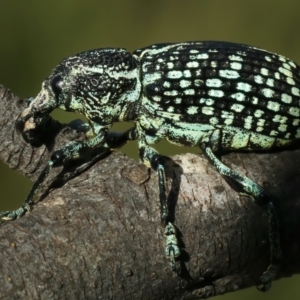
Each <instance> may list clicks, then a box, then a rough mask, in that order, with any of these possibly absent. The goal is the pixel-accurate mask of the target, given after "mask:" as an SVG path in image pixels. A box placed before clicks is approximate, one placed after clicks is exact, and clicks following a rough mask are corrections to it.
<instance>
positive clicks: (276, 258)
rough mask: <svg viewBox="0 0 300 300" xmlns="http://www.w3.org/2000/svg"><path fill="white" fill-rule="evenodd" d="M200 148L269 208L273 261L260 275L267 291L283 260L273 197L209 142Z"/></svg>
mask: <svg viewBox="0 0 300 300" xmlns="http://www.w3.org/2000/svg"><path fill="white" fill-rule="evenodd" d="M200 148H201V149H202V151H203V153H204V154H205V155H206V156H207V158H208V159H209V161H210V162H211V163H212V164H213V165H214V166H215V167H216V169H217V171H218V172H219V173H220V174H221V175H222V176H224V177H225V178H228V179H230V181H233V182H234V183H236V184H237V185H238V186H239V187H240V188H241V190H242V192H244V193H246V194H247V195H249V196H251V197H252V198H253V200H254V201H255V202H256V203H257V204H259V205H261V206H265V207H266V208H267V211H268V226H269V239H270V250H271V262H270V265H269V267H268V269H267V270H266V271H265V272H264V273H263V275H262V276H261V277H260V282H261V284H260V286H259V287H258V289H259V290H261V291H267V290H268V289H269V288H270V287H271V284H272V280H273V279H274V278H275V276H276V274H277V272H278V269H279V267H280V264H281V261H282V252H281V246H280V234H279V226H278V220H277V216H276V212H275V208H274V205H273V203H272V201H271V198H270V196H269V195H268V193H267V192H266V191H265V190H264V189H263V188H262V187H261V186H259V185H258V184H257V183H255V182H253V181H252V180H251V179H249V178H248V177H246V176H242V175H240V174H239V173H237V172H235V171H233V170H231V169H230V168H228V167H227V166H225V165H224V164H223V163H222V162H221V161H220V160H219V159H218V158H217V157H216V156H215V155H214V154H213V151H212V149H211V147H210V146H209V145H208V144H205V143H204V144H202V145H201V146H200Z"/></svg>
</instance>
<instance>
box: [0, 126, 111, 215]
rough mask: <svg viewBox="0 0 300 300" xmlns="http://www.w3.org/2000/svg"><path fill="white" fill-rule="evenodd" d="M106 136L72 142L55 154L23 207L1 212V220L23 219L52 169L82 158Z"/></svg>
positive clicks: (102, 132) (100, 143) (104, 133)
mask: <svg viewBox="0 0 300 300" xmlns="http://www.w3.org/2000/svg"><path fill="white" fill-rule="evenodd" d="M106 135H107V133H106V132H105V131H101V132H100V133H99V134H98V135H97V136H95V137H94V138H92V139H89V140H84V141H77V142H76V141H74V142H70V143H68V144H67V145H66V146H64V147H63V148H62V149H60V150H57V151H55V152H53V154H52V155H51V158H50V160H49V162H48V163H47V165H46V167H45V168H44V170H43V171H42V173H41V174H40V176H39V177H38V179H37V181H36V182H35V183H34V185H33V187H32V188H31V191H30V193H29V195H28V196H27V198H26V200H25V202H24V203H23V205H22V206H21V207H20V208H18V209H16V210H13V211H4V212H0V218H2V219H4V220H13V219H15V218H19V217H21V216H22V215H23V214H24V213H26V211H30V209H31V207H32V206H33V205H34V204H35V203H34V197H35V195H36V194H37V192H38V190H39V188H40V187H41V185H42V183H43V182H44V180H45V178H46V177H47V175H48V174H49V172H50V171H51V169H52V167H57V166H62V165H64V164H65V162H67V161H69V160H73V159H77V158H80V157H81V156H82V155H83V154H84V153H85V152H86V151H89V150H90V149H91V148H95V147H97V146H100V145H102V144H104V143H105V138H106Z"/></svg>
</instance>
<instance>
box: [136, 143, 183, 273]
mask: <svg viewBox="0 0 300 300" xmlns="http://www.w3.org/2000/svg"><path fill="white" fill-rule="evenodd" d="M139 153H140V158H141V160H142V162H143V163H144V164H145V165H146V166H148V167H152V168H153V169H154V170H155V171H156V173H157V176H158V185H159V200H160V205H161V212H160V216H161V220H162V223H163V225H164V227H165V231H164V235H165V238H166V248H165V255H166V257H167V258H169V259H170V265H171V268H172V270H173V271H174V272H177V269H176V263H175V259H176V257H178V256H179V255H180V249H179V247H178V241H177V237H176V229H175V227H174V225H173V224H172V223H171V222H170V220H169V219H170V218H169V217H170V216H169V208H168V202H167V195H166V175H165V167H164V158H163V156H162V155H160V154H158V153H157V151H155V150H154V149H153V148H151V147H149V146H146V145H144V144H143V143H139Z"/></svg>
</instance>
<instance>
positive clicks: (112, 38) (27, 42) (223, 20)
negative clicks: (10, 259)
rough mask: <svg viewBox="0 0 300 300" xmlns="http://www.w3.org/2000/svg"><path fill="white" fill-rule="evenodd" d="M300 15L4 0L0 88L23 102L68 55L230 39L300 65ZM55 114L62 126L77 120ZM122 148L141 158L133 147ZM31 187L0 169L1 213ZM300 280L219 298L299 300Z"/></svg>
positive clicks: (244, 7) (172, 4)
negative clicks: (159, 44)
mask: <svg viewBox="0 0 300 300" xmlns="http://www.w3.org/2000/svg"><path fill="white" fill-rule="evenodd" d="M299 12H300V1H299V0H289V1H279V0H273V1H271V0H265V1H261V0H244V1H241V0H226V1H225V0H223V1H220V0H195V1H191V0H152V1H138V0H132V1H122V0H115V1H110V2H109V1H100V0H88V1H83V0H82V1H79V0H64V1H61V0H52V1H41V0H26V1H19V0H10V1H1V4H0V38H1V46H0V84H3V85H4V86H6V87H8V88H10V89H11V90H12V91H13V92H14V93H15V94H17V95H18V96H20V97H27V96H35V95H36V94H37V93H38V92H39V89H40V86H41V83H42V81H43V79H44V78H45V77H46V76H48V74H49V73H50V72H51V70H52V68H54V67H55V66H56V64H58V63H59V61H60V60H61V59H62V58H64V57H66V56H69V55H71V54H74V53H77V52H81V51H84V50H88V49H93V48H101V47H123V48H127V49H128V50H131V51H133V50H135V49H137V48H140V47H143V46H147V45H150V44H153V43H159V42H179V41H191V40H225V41H232V42H239V43H245V44H250V45H253V46H257V47H260V48H264V49H266V50H270V51H272V52H276V53H280V54H282V55H285V56H287V57H289V58H292V59H293V60H295V61H296V62H297V61H298V62H300V38H299ZM54 116H55V117H56V118H57V119H59V120H61V121H64V122H68V121H69V120H72V119H74V118H78V116H76V115H74V114H71V113H68V114H67V113H61V112H55V113H54ZM124 128H125V125H124V124H121V125H119V126H118V128H117V129H119V130H122V129H124ZM20 138H21V137H20ZM124 148H125V149H124ZM124 148H123V149H122V151H125V152H126V154H127V155H129V156H131V157H134V158H137V148H136V145H135V144H134V143H129V145H127V146H126V147H124ZM160 149H161V151H162V152H163V153H164V154H169V155H172V154H174V153H180V152H183V150H182V149H181V148H180V149H179V148H176V147H174V146H172V147H171V146H169V144H166V143H163V144H162V145H160ZM192 151H195V149H192ZM30 187H31V183H30V182H29V180H28V179H26V178H24V177H23V176H21V175H19V174H17V173H16V172H14V171H12V170H9V169H8V167H7V166H5V165H4V164H3V163H1V164H0V189H1V200H0V210H6V209H13V208H16V207H18V206H19V205H20V204H21V203H22V201H23V200H24V199H25V197H26V195H27V193H28V192H29V190H30ZM298 282H299V276H294V277H293V278H288V279H283V280H280V281H279V282H275V283H274V284H273V288H272V289H271V291H270V292H268V293H266V294H262V293H260V292H258V291H256V289H254V288H252V289H247V290H244V291H239V292H236V293H231V294H228V295H225V296H221V297H217V298H215V299H222V300H225V299H241V298H242V299H244V300H247V299H253V298H255V299H257V300H260V299H274V300H277V299H291V300H293V299H299V297H300V287H299V285H297V283H298Z"/></svg>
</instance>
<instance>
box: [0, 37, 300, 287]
mask: <svg viewBox="0 0 300 300" xmlns="http://www.w3.org/2000/svg"><path fill="white" fill-rule="evenodd" d="M299 71H300V68H299V66H298V65H297V64H296V63H294V62H293V61H291V60H289V59H287V58H285V57H283V56H281V55H277V54H274V53H271V52H268V51H265V50H262V49H258V48H254V47H250V46H246V45H241V44H233V43H226V42H186V43H177V44H158V45H152V46H150V47H146V48H143V49H139V50H137V51H135V52H134V53H132V54H131V53H130V52H128V51H127V50H125V49H115V48H106V49H96V50H91V51H86V52H83V53H79V54H77V55H74V56H71V57H68V58H66V59H64V60H63V61H62V62H61V63H60V64H59V65H58V66H57V67H56V68H55V69H54V70H53V71H52V73H51V74H50V76H49V77H48V78H46V80H45V81H44V82H43V84H42V90H41V92H40V93H39V94H38V95H37V97H36V98H34V99H33V100H31V101H30V104H29V106H28V108H26V109H25V110H24V111H23V112H22V114H21V116H20V118H19V120H18V123H17V124H18V128H19V129H21V131H22V133H23V136H25V137H28V140H30V139H31V138H34V133H35V131H36V130H37V129H39V128H40V127H41V126H42V125H41V124H43V121H44V120H45V118H46V117H47V116H48V114H49V113H50V112H51V111H52V110H53V109H55V108H57V107H58V108H61V109H63V110H67V111H76V112H79V113H82V114H83V115H85V117H86V118H87V119H88V120H89V124H90V128H91V132H92V133H93V135H94V136H93V138H91V139H87V140H85V141H77V142H71V143H69V144H67V145H66V146H65V147H64V148H62V149H61V150H58V151H56V152H54V153H53V154H52V157H51V159H50V161H49V163H48V164H47V166H46V167H45V169H44V171H43V172H42V173H41V175H40V177H39V179H38V180H37V182H36V183H35V184H34V186H33V188H32V190H31V192H30V194H29V196H28V197H27V199H26V201H25V203H24V204H23V206H22V207H21V208H19V209H17V210H15V211H7V212H2V213H0V216H1V217H2V218H3V219H8V220H10V219H14V218H17V217H20V216H22V215H23V214H24V213H25V212H26V211H28V210H29V209H30V208H31V206H32V205H33V197H34V195H35V194H36V193H37V191H38V189H39V186H40V185H41V183H42V182H43V180H44V178H45V177H46V176H47V174H48V173H49V172H50V170H51V168H52V167H53V166H58V165H63V164H64V163H65V162H66V161H68V160H71V159H76V158H78V157H79V156H80V153H81V151H83V150H88V149H90V148H93V147H96V146H99V145H102V146H104V147H118V146H119V145H121V144H123V143H124V141H126V140H132V139H137V140H138V147H139V154H140V158H141V161H142V162H143V163H144V164H146V165H147V166H148V167H152V168H153V169H154V170H155V171H156V172H157V174H158V181H159V182H158V183H159V189H160V202H161V218H162V220H163V221H164V224H165V236H166V249H165V254H166V256H167V257H168V258H169V259H170V264H171V267H172V269H173V270H174V271H176V270H177V269H176V258H177V257H179V256H180V249H179V246H178V243H177V238H176V230H175V227H174V225H173V224H172V222H171V221H170V219H169V212H168V205H167V198H166V190H165V170H164V160H163V157H162V156H161V155H160V154H159V153H157V151H156V150H154V149H153V148H152V147H151V146H150V145H151V144H154V143H156V142H158V141H159V140H161V139H167V140H169V141H170V142H172V143H175V144H178V145H181V146H199V147H200V148H201V149H202V151H203V153H204V154H205V155H206V157H207V158H208V159H209V161H210V162H211V163H212V165H214V166H215V167H216V169H217V170H218V172H219V173H220V174H221V175H222V176H224V177H227V178H229V179H231V180H233V181H235V182H236V184H237V185H239V186H240V188H241V190H242V191H243V192H244V193H246V194H248V195H249V196H251V197H252V198H253V199H254V201H255V202H257V203H258V204H260V205H264V206H265V207H266V209H267V211H268V218H269V220H272V222H269V223H270V228H269V234H270V246H271V251H270V252H271V262H270V266H269V267H268V269H267V271H266V272H265V273H264V274H263V275H262V276H261V278H260V281H261V286H260V289H261V290H263V291H265V290H268V289H269V288H270V286H271V282H272V280H273V279H274V277H275V276H276V273H277V271H278V268H279V266H280V261H281V256H282V254H281V248H280V238H279V231H278V224H277V217H276V212H275V209H274V206H273V204H272V201H271V198H270V196H269V195H268V194H267V192H266V191H264V190H263V188H262V187H260V186H259V185H258V184H256V183H255V182H253V181H252V180H250V179H249V178H247V177H245V176H241V175H240V174H238V173H237V172H235V171H234V170H231V169H229V168H228V167H226V166H225V165H224V164H223V163H222V162H221V161H220V160H218V159H217V158H216V156H215V155H214V152H216V151H222V150H233V151H234V150H236V149H240V150H256V149H260V150H264V149H270V148H273V147H282V146H286V145H289V144H291V143H292V142H293V141H295V140H297V139H299V137H300V129H299V121H300V110H299V109H300V102H299V99H300V78H299V73H300V72H299ZM119 121H133V122H134V127H133V128H131V129H130V130H128V131H126V132H124V133H123V134H118V135H115V137H117V139H114V143H113V144H112V143H110V140H111V139H110V137H111V135H112V134H113V133H109V128H110V127H111V125H112V124H113V123H114V122H119Z"/></svg>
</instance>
